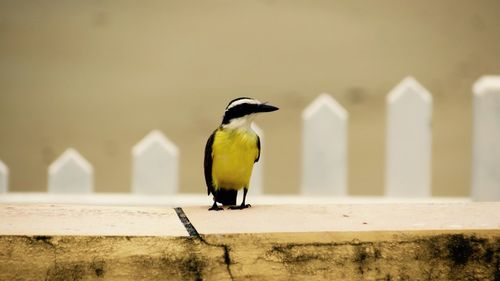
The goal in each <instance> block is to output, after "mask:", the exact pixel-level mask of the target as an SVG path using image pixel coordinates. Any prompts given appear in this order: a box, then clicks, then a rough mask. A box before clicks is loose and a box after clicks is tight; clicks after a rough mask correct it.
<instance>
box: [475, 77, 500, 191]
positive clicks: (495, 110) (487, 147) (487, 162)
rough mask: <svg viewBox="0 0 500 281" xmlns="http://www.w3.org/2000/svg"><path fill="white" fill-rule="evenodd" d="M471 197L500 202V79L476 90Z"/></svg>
mask: <svg viewBox="0 0 500 281" xmlns="http://www.w3.org/2000/svg"><path fill="white" fill-rule="evenodd" d="M473 92H474V117H473V126H474V127H473V160H472V161H473V162H472V169H473V170H472V190H471V196H472V198H473V199H474V200H477V201H500V76H483V77H481V78H480V79H479V80H478V81H477V82H476V83H475V84H474V86H473Z"/></svg>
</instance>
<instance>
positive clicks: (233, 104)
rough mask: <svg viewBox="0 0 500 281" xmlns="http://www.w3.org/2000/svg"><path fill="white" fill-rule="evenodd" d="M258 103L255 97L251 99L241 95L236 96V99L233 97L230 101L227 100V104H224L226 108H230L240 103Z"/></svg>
mask: <svg viewBox="0 0 500 281" xmlns="http://www.w3.org/2000/svg"><path fill="white" fill-rule="evenodd" d="M245 103H246V104H260V103H261V102H260V101H258V100H256V99H252V98H247V97H242V98H237V99H234V100H232V101H230V102H229V104H228V105H227V106H226V110H228V109H230V108H232V107H235V106H237V105H240V104H245Z"/></svg>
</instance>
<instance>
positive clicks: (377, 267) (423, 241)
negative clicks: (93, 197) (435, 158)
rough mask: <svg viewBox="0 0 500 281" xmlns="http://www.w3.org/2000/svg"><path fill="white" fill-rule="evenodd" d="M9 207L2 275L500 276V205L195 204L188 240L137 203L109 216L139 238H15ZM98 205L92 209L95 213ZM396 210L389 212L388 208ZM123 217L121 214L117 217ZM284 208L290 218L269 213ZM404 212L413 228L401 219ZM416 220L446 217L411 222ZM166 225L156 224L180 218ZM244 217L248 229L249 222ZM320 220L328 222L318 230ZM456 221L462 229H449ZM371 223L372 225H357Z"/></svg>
mask: <svg viewBox="0 0 500 281" xmlns="http://www.w3.org/2000/svg"><path fill="white" fill-rule="evenodd" d="M438 205H439V204H438ZM29 207H30V206H25V207H23V208H29ZM292 207H294V208H292ZM12 208H13V206H1V207H0V215H1V216H2V224H0V280H305V279H307V280H311V279H313V280H494V281H498V280H500V226H499V223H500V220H499V217H498V215H497V214H498V213H500V212H499V208H500V204H448V205H439V206H431V205H428V206H426V208H428V209H429V210H430V211H435V213H434V212H423V208H419V207H418V206H416V205H415V206H412V205H410V206H407V207H406V208H405V209H404V210H403V209H402V208H401V207H400V206H391V205H380V206H376V205H362V204H359V205H343V206H316V207H309V206H278V207H271V206H263V207H258V206H257V207H252V208H251V209H249V210H242V211H239V210H235V211H228V210H225V211H220V212H208V211H206V210H205V211H203V212H202V209H201V208H188V209H186V210H185V213H186V214H187V217H188V218H189V219H192V222H193V224H194V227H195V228H197V229H198V230H199V232H200V234H196V233H195V234H193V235H191V236H186V235H185V234H180V235H173V233H174V232H168V231H167V233H168V234H167V235H158V233H157V229H156V228H155V227H153V226H152V225H151V222H152V221H155V220H154V219H153V220H152V219H151V216H149V215H148V216H142V215H141V214H140V213H141V210H140V209H139V208H137V209H135V210H133V209H132V208H129V209H128V211H127V212H124V211H123V208H116V207H113V208H110V207H108V208H104V209H106V210H104V211H102V214H103V217H102V218H103V219H106V217H108V218H107V219H108V220H109V219H111V218H115V219H116V224H117V229H123V228H122V227H123V225H126V224H128V222H127V221H129V220H130V219H132V220H133V217H135V216H140V217H141V218H142V220H141V221H142V223H138V224H137V226H136V227H137V228H139V229H142V230H141V231H142V234H143V235H142V236H134V235H135V234H137V233H136V232H133V231H132V230H130V229H129V231H132V232H131V235H127V234H125V233H118V232H117V234H116V235H112V233H107V234H106V233H102V234H97V235H87V234H85V232H82V233H81V234H78V233H74V232H72V233H71V235H68V233H65V229H64V228H62V225H63V224H58V226H57V227H52V229H55V230H57V231H55V232H53V233H57V234H54V235H36V234H33V232H34V231H32V232H27V233H26V234H20V233H18V235H13V234H12V233H9V232H8V230H6V228H5V224H3V221H4V220H3V219H5V218H6V213H7V212H8V213H7V214H9V215H13V216H16V212H19V211H21V210H22V208H17V209H15V208H14V209H12ZM37 208H39V209H40V207H37ZM78 208H79V207H78ZM78 208H75V209H74V210H73V207H68V206H64V207H61V206H51V207H50V208H49V209H48V210H50V211H47V210H46V211H45V213H44V212H40V215H39V216H38V217H45V216H47V215H48V214H47V213H46V212H52V215H50V216H49V217H51V218H52V220H53V221H57V220H58V219H59V218H64V217H72V218H73V220H75V221H77V220H82V219H85V218H91V217H92V215H89V213H81V212H80V214H81V216H80V217H75V216H74V214H76V213H79V211H76V210H78ZM100 209H101V207H93V210H94V212H98V211H99V210H100ZM112 209H116V212H115V211H113V210H112ZM293 209H295V210H298V211H297V212H293V211H292V210H293ZM390 209H392V210H393V212H392V213H390V212H386V211H387V210H390ZM447 209H448V210H447ZM16 210H17V211H16ZM36 210H37V209H36V208H35V209H34V211H36ZM166 210H169V211H171V209H166ZM252 210H253V211H252ZM347 210H350V211H352V212H351V213H345V211H347ZM361 210H364V211H361ZM384 210H386V211H384ZM412 210H413V213H412ZM337 211H340V212H338V213H337ZM145 212H146V213H151V212H152V211H151V210H146V211H145ZM156 212H159V211H156ZM358 212H359V214H358ZM454 212H455V215H453V213H454ZM469 212H470V213H471V215H465V214H466V213H469ZM117 213H121V214H124V215H122V216H120V217H115V215H116V214H117ZM284 213H289V216H288V217H278V216H276V215H272V214H284ZM299 213H301V214H300V217H299V216H298V214H299ZM368 213H373V215H371V217H370V218H369V220H368V222H367V224H364V222H363V221H359V223H360V225H358V223H357V222H358V220H359V219H360V218H362V217H363V216H365V215H366V214H368ZM377 214H378V221H380V222H377ZM337 215H339V216H341V217H342V218H343V219H344V220H343V221H342V219H341V218H338V217H336V216H337ZM344 215H347V217H345V216H344ZM202 216H204V217H205V219H206V221H205V224H216V225H219V232H217V231H215V229H216V228H217V227H214V228H212V230H211V231H212V232H213V233H210V234H209V233H208V232H210V231H209V230H207V229H208V228H207V226H206V225H202V224H201V222H200V221H199V218H201V217H202ZM405 216H408V217H407V219H406V221H409V222H407V223H406V224H405V223H404V222H403V220H402V219H401V218H402V217H405ZM18 217H21V216H18ZM419 217H428V219H429V221H442V223H441V224H440V223H435V222H434V223H429V224H428V225H425V226H417V227H414V228H408V226H409V225H411V224H412V222H418V220H419ZM214 218H217V219H214ZM238 218H239V219H238ZM35 219H36V215H32V216H31V217H29V216H28V217H26V220H24V221H23V220H18V221H17V222H16V223H15V225H16V226H18V227H20V228H21V229H25V230H28V229H30V225H32V224H33V220H35ZM350 220H352V221H351V222H349V221H350ZM166 221H167V222H166V223H162V222H158V221H156V222H155V223H156V224H164V225H165V224H168V223H170V222H173V221H170V220H169V219H168V218H167V219H166ZM308 221H309V223H308ZM335 221H340V222H335ZM453 221H454V224H453ZM478 221H479V222H478ZM47 222H49V220H47ZM218 222H219V223H218ZM229 222H233V224H232V225H231V224H229ZM245 222H246V223H247V224H248V225H249V226H247V227H244V226H243V225H244V224H245ZM259 222H260V223H259ZM273 222H274V223H273ZM321 222H323V224H326V225H327V227H324V228H323V229H321V228H320V227H318V226H319V225H321ZM481 223H483V225H482V226H481ZM458 224H460V225H461V227H457V228H456V229H451V228H452V225H458ZM259 225H260V226H259ZM286 225H289V226H288V227H285V226H286ZM370 225H371V226H372V227H373V228H372V229H369V230H366V231H358V230H361V229H362V227H364V226H367V227H369V226H370ZM390 225H392V227H390ZM21 226H22V227H21ZM381 226H385V228H384V227H381ZM436 226H440V227H438V228H436ZM47 227H48V228H51V227H50V226H47ZM282 227H283V228H282ZM299 227H300V228H299ZM379 227H380V229H379V230H377V229H378V228H379ZM56 228H58V229H56ZM97 228H99V227H97ZM252 228H253V229H254V230H252ZM204 229H205V230H204ZM224 229H230V230H229V231H221V230H224ZM38 231H41V230H38ZM148 232H150V233H151V234H150V235H148ZM204 232H206V234H203V233H204ZM40 233H43V232H40ZM96 233H98V231H97V232H96ZM224 233H226V234H224ZM228 233H231V234H228Z"/></svg>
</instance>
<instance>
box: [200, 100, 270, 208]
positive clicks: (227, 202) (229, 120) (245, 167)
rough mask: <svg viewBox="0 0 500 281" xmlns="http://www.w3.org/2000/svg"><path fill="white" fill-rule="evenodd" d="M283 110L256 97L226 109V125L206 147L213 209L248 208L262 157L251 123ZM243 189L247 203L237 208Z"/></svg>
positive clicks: (205, 166) (235, 103)
mask: <svg viewBox="0 0 500 281" xmlns="http://www.w3.org/2000/svg"><path fill="white" fill-rule="evenodd" d="M278 109H279V108H278V107H276V106H273V105H270V104H268V103H266V102H260V101H259V100H256V99H254V98H249V97H240V98H236V99H233V100H232V101H230V102H229V104H228V105H227V106H226V109H225V111H224V116H223V118H222V123H221V124H220V126H219V127H218V128H217V129H215V131H213V133H212V134H211V135H210V137H209V138H208V140H207V143H206V145H205V158H204V172H205V182H206V185H207V194H208V195H209V196H210V194H212V195H213V205H212V207H210V208H209V210H212V211H213V210H214V211H219V210H223V207H219V206H218V205H217V203H220V204H222V206H229V208H230V209H240V210H241V209H246V208H248V207H251V206H250V204H246V196H247V192H248V189H249V182H250V176H251V175H252V169H253V165H254V163H256V162H258V161H259V158H260V150H261V147H260V138H259V136H258V135H257V133H255V132H254V131H253V130H252V128H251V124H252V122H253V120H254V119H255V116H256V115H258V114H260V113H264V112H272V111H276V110H278ZM241 189H243V202H242V203H241V205H239V206H238V205H236V196H237V194H238V191H239V190H241Z"/></svg>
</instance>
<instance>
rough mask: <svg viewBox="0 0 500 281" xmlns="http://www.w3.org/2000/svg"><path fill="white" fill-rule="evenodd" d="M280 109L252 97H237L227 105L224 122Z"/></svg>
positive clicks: (227, 122)
mask: <svg viewBox="0 0 500 281" xmlns="http://www.w3.org/2000/svg"><path fill="white" fill-rule="evenodd" d="M275 110H278V108H277V107H275V106H272V105H268V104H266V103H261V102H260V101H258V100H256V99H252V98H247V97H244V98H237V99H234V100H232V101H231V102H230V103H229V104H228V105H227V107H226V111H225V112H224V118H223V120H222V124H229V122H231V120H233V119H235V118H240V117H244V116H246V115H249V114H252V113H259V112H271V111H275Z"/></svg>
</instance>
